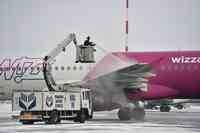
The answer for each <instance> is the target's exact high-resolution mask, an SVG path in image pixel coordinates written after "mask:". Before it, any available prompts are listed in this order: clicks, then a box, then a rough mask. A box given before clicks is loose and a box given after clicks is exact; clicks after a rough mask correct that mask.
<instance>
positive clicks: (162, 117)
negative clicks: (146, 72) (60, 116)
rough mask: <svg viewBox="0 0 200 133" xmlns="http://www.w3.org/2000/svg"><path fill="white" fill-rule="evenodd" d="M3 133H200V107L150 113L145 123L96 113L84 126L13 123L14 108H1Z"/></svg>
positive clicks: (63, 123) (2, 106) (72, 123)
mask: <svg viewBox="0 0 200 133" xmlns="http://www.w3.org/2000/svg"><path fill="white" fill-rule="evenodd" d="M0 107H1V109H0V133H15V132H20V133H30V132H32V133H46V132H48V133H66V132H68V133H69V132H70V133H105V132H106V133H124V132H125V133H191V132H192V133H197V132H200V124H199V123H200V118H199V114H200V107H196V106H192V107H190V108H186V109H184V110H182V111H178V110H176V109H173V110H172V112H170V113H161V112H159V111H147V118H146V120H145V121H142V122H136V121H134V120H131V121H119V120H118V119H117V115H116V113H117V110H114V111H104V112H97V113H95V116H94V119H93V120H91V121H87V122H86V123H84V124H79V123H74V122H72V121H63V122H62V123H61V124H57V125H45V124H44V123H42V122H40V123H36V124H34V125H22V124H21V123H19V122H17V121H15V120H12V119H11V115H12V114H13V113H12V110H11V104H10V103H1V104H0Z"/></svg>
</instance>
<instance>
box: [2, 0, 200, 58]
mask: <svg viewBox="0 0 200 133" xmlns="http://www.w3.org/2000/svg"><path fill="white" fill-rule="evenodd" d="M124 2H125V0H0V56H14V55H17V56H23V55H27V56H41V55H42V54H44V53H46V51H49V50H50V49H51V48H52V47H55V45H56V44H57V43H59V42H60V41H61V40H63V38H64V37H65V35H67V34H68V33H70V32H76V33H77V35H78V39H79V40H81V41H83V40H84V38H85V37H86V36H87V35H90V36H91V37H92V39H94V40H95V41H96V42H97V43H99V44H100V45H101V46H102V47H105V48H106V49H108V50H109V51H123V50H124V37H125V36H124V29H123V27H124V14H125V8H124V6H125V5H124V4H125V3H124ZM129 18H130V22H129V24H130V32H129V50H130V51H161V50H162V51H163V50H178V49H181V50H200V44H199V43H200V37H199V35H200V26H199V24H200V0H130V10H129Z"/></svg>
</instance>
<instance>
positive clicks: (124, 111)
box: [118, 107, 131, 120]
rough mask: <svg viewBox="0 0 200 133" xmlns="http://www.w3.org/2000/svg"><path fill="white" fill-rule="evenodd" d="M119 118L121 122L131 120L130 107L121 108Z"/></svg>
mask: <svg viewBox="0 0 200 133" xmlns="http://www.w3.org/2000/svg"><path fill="white" fill-rule="evenodd" d="M118 117H119V119H120V120H130V119H131V111H130V109H129V108H128V107H124V108H120V109H119V111H118Z"/></svg>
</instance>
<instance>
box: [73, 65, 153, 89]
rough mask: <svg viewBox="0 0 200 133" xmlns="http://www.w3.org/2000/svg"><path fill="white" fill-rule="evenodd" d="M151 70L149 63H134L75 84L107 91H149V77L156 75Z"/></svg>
mask: <svg viewBox="0 0 200 133" xmlns="http://www.w3.org/2000/svg"><path fill="white" fill-rule="evenodd" d="M151 70H152V68H151V66H150V65H149V64H134V65H130V66H127V67H124V68H121V69H119V70H115V71H113V72H110V73H108V74H105V75H101V76H99V77H96V78H94V79H89V80H85V81H82V82H75V83H73V84H74V85H80V86H84V87H88V88H91V89H93V88H95V89H96V91H99V92H107V93H118V92H122V91H124V90H123V89H124V88H126V89H137V90H141V91H147V83H148V79H149V78H150V77H152V76H154V74H153V73H152V72H151Z"/></svg>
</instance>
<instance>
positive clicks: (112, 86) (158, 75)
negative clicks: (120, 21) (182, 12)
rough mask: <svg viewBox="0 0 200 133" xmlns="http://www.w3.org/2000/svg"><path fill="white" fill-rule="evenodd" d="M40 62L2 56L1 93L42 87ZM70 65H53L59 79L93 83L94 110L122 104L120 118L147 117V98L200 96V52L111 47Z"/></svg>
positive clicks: (188, 97)
mask: <svg viewBox="0 0 200 133" xmlns="http://www.w3.org/2000/svg"><path fill="white" fill-rule="evenodd" d="M41 61H42V60H41V58H30V57H18V58H15V59H11V58H5V59H2V60H0V78H1V80H0V91H1V92H0V94H1V95H0V97H3V98H5V99H10V98H11V96H12V91H13V90H16V89H31V90H42V89H44V88H45V87H46V85H45V82H44V80H43V76H42V65H41V63H42V62H41ZM71 65H72V66H70V65H67V64H64V63H63V62H62V65H59V64H54V65H53V67H52V70H53V74H54V76H55V79H56V80H58V81H59V80H60V81H62V80H64V81H63V82H66V81H68V82H72V83H74V84H81V85H82V86H85V87H88V88H90V89H91V90H92V93H93V104H94V111H105V110H113V109H118V108H119V111H118V117H119V119H120V120H130V119H131V118H134V119H136V120H142V119H144V118H145V110H144V101H146V100H157V99H163V98H169V99H174V98H179V99H196V98H197V99H198V98H200V88H199V87H200V82H199V74H200V51H166V52H113V53H110V54H107V55H106V56H105V57H103V58H102V59H101V60H100V61H99V62H97V63H96V64H95V65H93V66H91V65H89V64H88V65H80V64H71ZM70 80H71V81H70Z"/></svg>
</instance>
